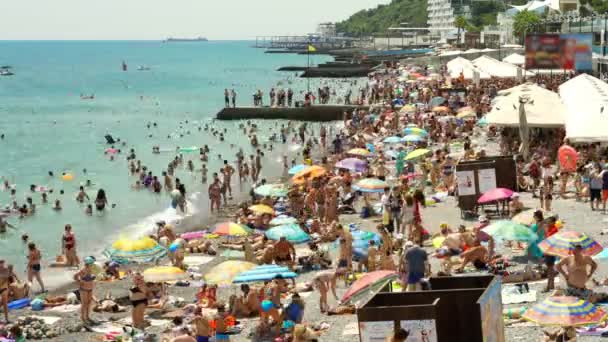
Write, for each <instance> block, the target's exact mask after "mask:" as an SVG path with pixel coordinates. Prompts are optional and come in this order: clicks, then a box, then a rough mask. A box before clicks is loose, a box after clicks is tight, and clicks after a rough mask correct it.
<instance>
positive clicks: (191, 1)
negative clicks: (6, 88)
mask: <svg viewBox="0 0 608 342" xmlns="http://www.w3.org/2000/svg"><path fill="white" fill-rule="evenodd" d="M388 2H389V0H2V1H0V4H2V5H1V7H0V11H1V13H2V19H1V20H0V40H21V39H23V40H28V39H31V40H47V39H57V40H63V39H65V40H70V39H82V40H87V39H162V38H165V37H168V36H174V37H196V36H207V37H209V38H210V39H252V38H254V37H255V36H256V35H279V34H281V35H290V34H293V35H296V34H305V33H309V32H314V31H315V28H316V26H317V24H318V23H321V22H326V21H339V20H342V19H345V18H347V17H348V16H349V15H350V14H352V13H355V12H357V11H359V10H361V9H365V8H371V7H375V6H376V5H378V4H380V3H388Z"/></svg>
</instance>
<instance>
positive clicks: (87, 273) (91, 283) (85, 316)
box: [74, 256, 96, 324]
mask: <svg viewBox="0 0 608 342" xmlns="http://www.w3.org/2000/svg"><path fill="white" fill-rule="evenodd" d="M94 264H95V258H93V257H91V256H88V257H86V258H84V267H83V268H82V269H81V270H80V271H78V273H76V274H74V280H75V281H76V282H78V285H79V290H78V291H79V293H80V319H81V320H82V322H83V323H85V324H88V323H91V318H90V317H89V315H90V314H91V303H92V302H93V290H94V289H95V279H96V277H95V275H94V274H93V270H92V267H93V265H94Z"/></svg>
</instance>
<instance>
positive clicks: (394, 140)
mask: <svg viewBox="0 0 608 342" xmlns="http://www.w3.org/2000/svg"><path fill="white" fill-rule="evenodd" d="M382 142H383V143H385V144H398V143H400V142H401V137H397V136H393V137H388V138H385V139H384V140H383V141H382Z"/></svg>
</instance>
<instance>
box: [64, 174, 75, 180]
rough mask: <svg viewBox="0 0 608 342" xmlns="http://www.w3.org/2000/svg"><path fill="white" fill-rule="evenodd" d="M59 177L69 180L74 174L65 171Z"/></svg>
mask: <svg viewBox="0 0 608 342" xmlns="http://www.w3.org/2000/svg"><path fill="white" fill-rule="evenodd" d="M61 179H63V180H64V181H71V180H73V179H74V175H72V174H71V173H65V174H64V175H63V176H61Z"/></svg>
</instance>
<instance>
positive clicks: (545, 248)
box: [538, 231, 603, 258]
mask: <svg viewBox="0 0 608 342" xmlns="http://www.w3.org/2000/svg"><path fill="white" fill-rule="evenodd" d="M577 245H580V246H581V247H583V254H584V255H588V256H594V255H596V254H598V253H600V252H601V251H602V249H603V248H602V246H601V245H600V244H599V243H598V242H597V241H595V240H593V239H592V238H590V237H589V236H587V234H585V233H580V232H574V231H560V232H557V233H555V234H553V235H551V236H550V237H549V238H547V239H545V240H543V241H541V242H540V243H539V244H538V248H540V250H541V251H542V252H543V253H545V254H549V255H555V256H559V257H562V258H565V257H567V256H570V255H572V252H573V251H574V248H575V246H577Z"/></svg>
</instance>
